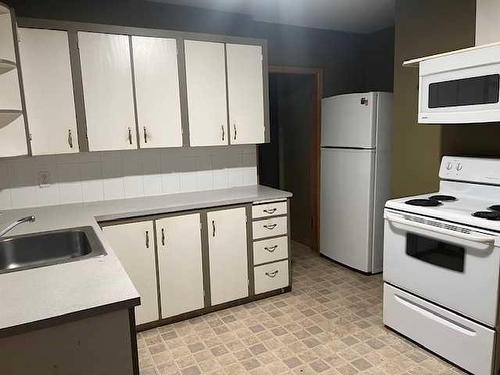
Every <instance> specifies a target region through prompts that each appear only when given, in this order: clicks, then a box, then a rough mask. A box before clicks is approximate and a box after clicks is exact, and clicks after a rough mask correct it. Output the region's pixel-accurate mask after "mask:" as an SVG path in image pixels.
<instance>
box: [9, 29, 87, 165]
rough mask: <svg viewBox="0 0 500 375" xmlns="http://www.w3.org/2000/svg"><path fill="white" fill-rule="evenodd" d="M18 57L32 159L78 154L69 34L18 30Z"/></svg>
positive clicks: (54, 31)
mask: <svg viewBox="0 0 500 375" xmlns="http://www.w3.org/2000/svg"><path fill="white" fill-rule="evenodd" d="M19 53H20V58H21V64H22V69H23V86H24V95H25V100H26V114H27V118H28V126H29V131H30V134H31V149H32V152H33V155H44V154H62V153H71V152H78V133H77V128H76V114H75V102H74V96H73V82H72V75H71V64H70V57H69V42H68V34H67V33H66V32H65V31H56V30H41V29H25V28H20V29H19Z"/></svg>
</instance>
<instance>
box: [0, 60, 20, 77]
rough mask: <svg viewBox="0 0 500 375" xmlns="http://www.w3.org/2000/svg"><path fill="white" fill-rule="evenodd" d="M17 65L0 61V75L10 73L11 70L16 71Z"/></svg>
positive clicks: (8, 61)
mask: <svg viewBox="0 0 500 375" xmlns="http://www.w3.org/2000/svg"><path fill="white" fill-rule="evenodd" d="M16 68H17V65H16V63H15V62H14V61H10V60H6V59H0V75H2V74H4V73H7V72H10V71H11V70H13V69H16Z"/></svg>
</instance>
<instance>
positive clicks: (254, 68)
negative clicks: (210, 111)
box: [226, 44, 265, 144]
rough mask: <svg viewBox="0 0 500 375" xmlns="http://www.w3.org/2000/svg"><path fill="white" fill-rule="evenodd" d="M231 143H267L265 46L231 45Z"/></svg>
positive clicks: (228, 58)
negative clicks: (265, 120) (264, 74)
mask: <svg viewBox="0 0 500 375" xmlns="http://www.w3.org/2000/svg"><path fill="white" fill-rule="evenodd" d="M226 54H227V87H228V104H229V128H230V135H231V140H230V142H231V144H245V143H250V144H251V143H263V142H265V125H264V76H263V72H262V69H263V68H262V47H261V46H257V45H242V44H227V45H226Z"/></svg>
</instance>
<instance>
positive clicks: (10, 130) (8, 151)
mask: <svg viewBox="0 0 500 375" xmlns="http://www.w3.org/2000/svg"><path fill="white" fill-rule="evenodd" d="M27 154H28V144H27V141H26V130H25V128H24V118H23V116H20V117H18V118H17V119H15V120H14V121H12V122H11V123H9V124H8V125H6V126H4V127H1V128H0V157H8V156H19V155H27ZM2 178H4V177H2Z"/></svg>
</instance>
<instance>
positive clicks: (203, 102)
mask: <svg viewBox="0 0 500 375" xmlns="http://www.w3.org/2000/svg"><path fill="white" fill-rule="evenodd" d="M184 47H185V57H186V80H187V82H186V83H187V101H188V118H189V138H190V145H191V146H217V145H227V144H228V137H229V135H228V129H227V97H226V63H225V51H224V43H214V42H200V41H193V40H186V41H185V42H184Z"/></svg>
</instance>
